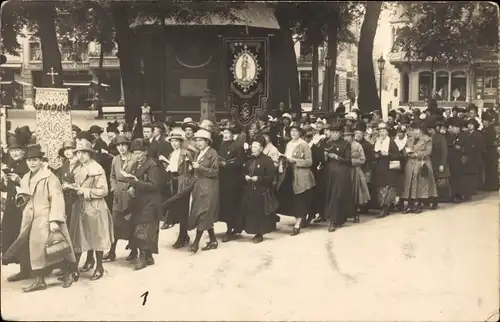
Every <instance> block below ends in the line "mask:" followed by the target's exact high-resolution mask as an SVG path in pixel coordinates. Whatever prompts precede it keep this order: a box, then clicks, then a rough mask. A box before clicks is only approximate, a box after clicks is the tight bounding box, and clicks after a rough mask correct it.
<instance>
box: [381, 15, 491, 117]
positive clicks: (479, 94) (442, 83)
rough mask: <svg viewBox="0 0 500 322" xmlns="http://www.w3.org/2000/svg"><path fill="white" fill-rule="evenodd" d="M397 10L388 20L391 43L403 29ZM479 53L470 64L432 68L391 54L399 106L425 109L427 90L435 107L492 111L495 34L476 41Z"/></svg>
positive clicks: (420, 62) (441, 65)
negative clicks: (473, 105) (473, 107)
mask: <svg viewBox="0 0 500 322" xmlns="http://www.w3.org/2000/svg"><path fill="white" fill-rule="evenodd" d="M401 10H402V9H399V11H398V12H396V13H395V14H394V15H393V16H392V18H391V29H392V40H393V42H394V41H395V37H396V33H397V30H398V28H401V27H402V26H404V25H405V21H403V19H402V18H401V17H402V14H403V12H402V11H401ZM479 43H480V44H481V52H480V54H479V55H478V57H474V59H473V60H472V62H471V63H468V62H463V63H456V64H435V67H434V70H431V62H430V61H426V62H422V61H417V60H412V59H410V60H408V58H407V57H405V54H404V53H403V52H401V51H394V50H393V51H392V52H391V53H390V54H389V62H390V63H391V64H393V65H394V66H395V67H396V68H397V69H398V71H399V74H400V84H399V104H400V105H403V106H404V105H411V106H414V107H426V106H427V103H426V100H427V93H428V91H429V89H431V90H432V92H433V93H435V95H436V99H437V102H438V106H440V107H453V106H466V105H468V104H469V103H470V102H474V103H476V104H479V105H483V106H482V107H484V108H492V107H494V106H495V104H498V100H499V92H498V75H499V61H498V60H499V58H498V34H491V35H485V37H483V38H482V39H480V40H479Z"/></svg>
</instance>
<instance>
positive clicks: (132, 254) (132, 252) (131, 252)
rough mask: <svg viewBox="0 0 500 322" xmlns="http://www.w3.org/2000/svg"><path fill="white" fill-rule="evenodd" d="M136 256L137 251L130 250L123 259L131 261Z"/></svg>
mask: <svg viewBox="0 0 500 322" xmlns="http://www.w3.org/2000/svg"><path fill="white" fill-rule="evenodd" d="M136 258H137V251H135V250H132V251H130V254H128V256H127V257H126V258H125V260H126V261H127V262H131V261H133V260H135V259H136Z"/></svg>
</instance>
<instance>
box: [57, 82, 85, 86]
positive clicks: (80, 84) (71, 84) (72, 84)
mask: <svg viewBox="0 0 500 322" xmlns="http://www.w3.org/2000/svg"><path fill="white" fill-rule="evenodd" d="M63 85H64V86H90V83H77V82H64V83H63Z"/></svg>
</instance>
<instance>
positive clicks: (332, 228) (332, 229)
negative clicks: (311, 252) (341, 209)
mask: <svg viewBox="0 0 500 322" xmlns="http://www.w3.org/2000/svg"><path fill="white" fill-rule="evenodd" d="M336 229H337V225H336V224H335V222H334V221H333V220H331V221H330V225H329V226H328V232H330V233H333V232H334V231H335V230H336Z"/></svg>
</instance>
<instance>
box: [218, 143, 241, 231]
mask: <svg viewBox="0 0 500 322" xmlns="http://www.w3.org/2000/svg"><path fill="white" fill-rule="evenodd" d="M219 156H220V161H221V164H220V168H219V186H220V208H219V221H223V222H225V223H227V224H228V226H229V227H231V228H235V229H240V228H241V227H240V226H241V223H242V221H241V213H240V212H239V211H237V209H238V208H239V206H240V203H241V192H242V189H243V183H244V180H243V176H242V173H243V163H244V162H245V160H246V157H245V151H244V150H243V147H241V145H240V144H239V142H235V141H232V140H231V141H222V143H221V144H220V146H219ZM224 163H225V164H224Z"/></svg>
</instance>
